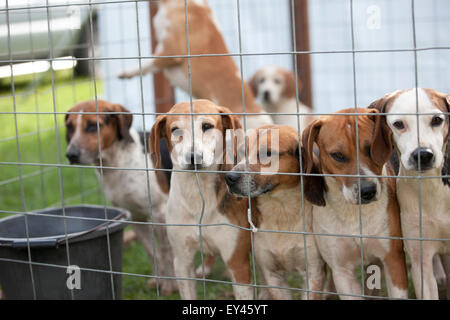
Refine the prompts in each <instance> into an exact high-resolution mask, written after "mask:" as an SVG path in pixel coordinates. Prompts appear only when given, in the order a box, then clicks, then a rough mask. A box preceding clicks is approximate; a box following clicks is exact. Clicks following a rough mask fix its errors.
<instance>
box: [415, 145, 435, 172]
mask: <svg viewBox="0 0 450 320" xmlns="http://www.w3.org/2000/svg"><path fill="white" fill-rule="evenodd" d="M434 160H435V157H434V153H433V151H432V150H431V149H429V148H422V147H420V148H417V149H416V150H414V151H413V152H412V153H411V156H410V157H409V163H410V164H411V165H412V166H414V168H415V169H416V170H419V169H420V171H425V170H428V169H431V168H432V167H433V164H434Z"/></svg>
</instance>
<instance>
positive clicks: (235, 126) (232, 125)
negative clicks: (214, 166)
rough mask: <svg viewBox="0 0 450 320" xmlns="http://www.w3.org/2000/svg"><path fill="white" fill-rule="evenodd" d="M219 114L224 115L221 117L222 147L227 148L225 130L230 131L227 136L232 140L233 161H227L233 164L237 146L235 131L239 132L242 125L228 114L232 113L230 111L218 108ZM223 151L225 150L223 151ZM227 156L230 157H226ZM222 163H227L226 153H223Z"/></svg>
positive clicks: (235, 117) (237, 118) (236, 133)
mask: <svg viewBox="0 0 450 320" xmlns="http://www.w3.org/2000/svg"><path fill="white" fill-rule="evenodd" d="M218 110H219V113H225V114H224V115H222V116H221V118H222V129H223V147H224V148H226V147H227V130H230V133H231V135H230V136H229V138H231V139H233V143H232V148H233V150H232V156H233V159H229V160H233V163H235V161H236V155H237V144H238V140H239V139H238V134H240V133H238V132H237V131H236V130H240V129H242V124H241V120H240V119H239V117H237V116H235V115H232V114H230V113H232V111H231V110H230V109H228V108H226V107H218ZM224 150H225V149H224ZM228 156H231V154H230V155H228ZM223 157H224V159H223V161H224V163H227V159H226V157H227V152H224V153H223Z"/></svg>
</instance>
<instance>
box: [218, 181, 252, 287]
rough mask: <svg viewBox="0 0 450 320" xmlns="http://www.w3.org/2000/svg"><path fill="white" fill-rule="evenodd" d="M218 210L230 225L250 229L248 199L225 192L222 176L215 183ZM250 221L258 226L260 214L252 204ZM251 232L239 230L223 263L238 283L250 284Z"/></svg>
mask: <svg viewBox="0 0 450 320" xmlns="http://www.w3.org/2000/svg"><path fill="white" fill-rule="evenodd" d="M216 191H217V199H218V203H219V206H218V210H219V212H220V213H222V214H223V215H225V216H226V217H227V218H228V219H229V220H230V223H232V224H235V225H238V226H241V227H244V228H250V224H249V223H248V220H247V210H248V199H240V200H239V199H238V198H237V197H236V196H234V195H232V194H230V193H229V192H228V190H227V187H226V183H225V179H224V174H219V175H218V177H217V183H216ZM252 219H253V223H254V224H255V225H257V224H258V221H259V219H260V214H259V211H258V209H257V206H256V204H255V203H252ZM250 251H251V231H247V230H240V231H239V235H238V239H237V241H236V248H235V250H234V252H233V255H232V257H231V258H230V259H229V260H228V261H225V262H226V264H227V266H228V268H230V270H231V271H232V272H233V274H234V276H235V278H236V281H237V282H239V283H250V282H251V270H250Z"/></svg>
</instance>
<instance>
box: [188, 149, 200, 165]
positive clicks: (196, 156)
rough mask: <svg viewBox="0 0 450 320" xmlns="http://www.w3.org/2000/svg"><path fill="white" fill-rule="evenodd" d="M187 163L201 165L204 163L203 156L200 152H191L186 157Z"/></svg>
mask: <svg viewBox="0 0 450 320" xmlns="http://www.w3.org/2000/svg"><path fill="white" fill-rule="evenodd" d="M186 161H187V162H188V163H190V164H194V163H195V164H201V163H202V161H203V155H202V154H201V153H198V152H195V153H194V152H191V153H188V154H187V155H186Z"/></svg>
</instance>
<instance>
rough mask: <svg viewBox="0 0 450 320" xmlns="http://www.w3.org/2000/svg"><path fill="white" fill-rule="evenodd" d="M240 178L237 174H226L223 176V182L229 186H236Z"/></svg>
mask: <svg viewBox="0 0 450 320" xmlns="http://www.w3.org/2000/svg"><path fill="white" fill-rule="evenodd" d="M240 178H241V174H240V173H238V172H227V173H226V174H225V181H226V182H227V184H228V185H229V186H232V185H234V184H236V183H237V182H238V181H239V179H240Z"/></svg>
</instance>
